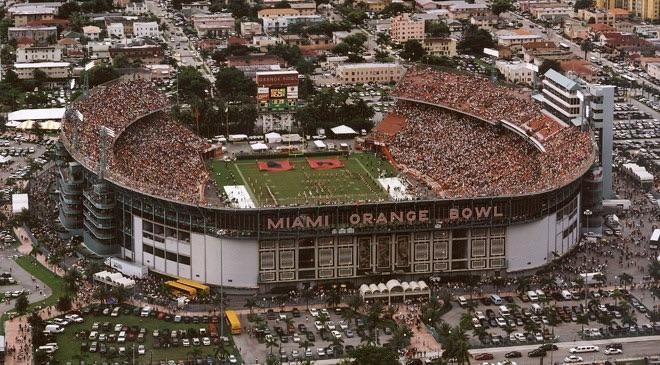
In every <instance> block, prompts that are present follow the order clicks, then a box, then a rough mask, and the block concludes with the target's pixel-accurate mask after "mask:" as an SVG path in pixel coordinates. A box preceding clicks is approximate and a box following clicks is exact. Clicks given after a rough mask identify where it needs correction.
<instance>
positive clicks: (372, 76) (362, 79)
mask: <svg viewBox="0 0 660 365" xmlns="http://www.w3.org/2000/svg"><path fill="white" fill-rule="evenodd" d="M405 72H406V69H405V68H404V67H403V66H402V65H399V64H396V63H353V64H345V65H339V66H337V79H339V81H341V82H342V83H345V84H355V83H368V82H375V83H389V82H397V81H399V79H401V77H403V74H404V73H405Z"/></svg>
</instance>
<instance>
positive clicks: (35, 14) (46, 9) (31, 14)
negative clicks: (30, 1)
mask: <svg viewBox="0 0 660 365" xmlns="http://www.w3.org/2000/svg"><path fill="white" fill-rule="evenodd" d="M8 14H9V16H10V17H11V19H12V20H13V21H14V26H16V27H21V26H26V25H28V24H29V23H31V22H34V21H49V20H53V19H54V18H55V15H57V8H56V7H50V6H42V5H23V6H12V7H10V8H9V10H8Z"/></svg>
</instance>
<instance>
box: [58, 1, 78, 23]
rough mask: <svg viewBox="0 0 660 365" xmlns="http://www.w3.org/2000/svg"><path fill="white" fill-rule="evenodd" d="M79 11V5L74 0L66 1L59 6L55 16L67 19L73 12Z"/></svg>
mask: <svg viewBox="0 0 660 365" xmlns="http://www.w3.org/2000/svg"><path fill="white" fill-rule="evenodd" d="M79 12H80V5H78V2H76V1H67V2H66V3H64V4H62V6H60V9H59V10H58V12H57V16H58V17H60V18H62V19H67V18H68V17H69V16H71V14H73V13H79Z"/></svg>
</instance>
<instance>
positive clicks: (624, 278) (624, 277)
mask: <svg viewBox="0 0 660 365" xmlns="http://www.w3.org/2000/svg"><path fill="white" fill-rule="evenodd" d="M632 282H633V277H632V275H630V274H628V273H627V272H623V273H621V275H619V284H621V285H623V290H626V285H631V284H632Z"/></svg>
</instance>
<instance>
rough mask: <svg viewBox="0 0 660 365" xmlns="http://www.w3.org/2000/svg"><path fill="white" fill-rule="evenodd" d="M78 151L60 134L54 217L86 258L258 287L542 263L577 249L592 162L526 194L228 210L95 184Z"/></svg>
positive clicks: (121, 185)
mask: <svg viewBox="0 0 660 365" xmlns="http://www.w3.org/2000/svg"><path fill="white" fill-rule="evenodd" d="M66 114H67V115H70V113H66ZM66 118H67V117H66V116H65V123H67V121H66ZM69 123H70V122H69ZM74 146H75V141H73V142H72V141H70V139H69V137H68V136H67V134H66V133H65V132H63V133H62V134H61V140H60V143H59V145H58V150H57V157H58V159H57V166H58V177H57V180H58V186H59V190H60V201H59V207H60V221H61V223H62V225H63V226H64V228H65V229H66V230H67V231H68V232H69V233H70V234H73V235H78V236H82V237H83V238H84V244H85V245H86V246H87V247H88V248H89V249H90V250H91V251H94V252H95V253H97V254H99V255H102V256H108V255H117V256H119V257H122V258H125V259H128V260H131V261H134V262H136V263H139V264H142V265H144V266H146V267H148V268H149V269H150V270H151V271H153V272H156V273H161V274H164V275H169V276H173V277H181V278H187V279H192V280H196V281H199V282H203V283H207V284H211V285H225V286H228V287H236V288H258V289H259V290H262V291H266V290H269V289H271V288H273V287H277V286H295V285H307V284H309V283H310V282H331V283H340V282H351V283H354V284H359V283H374V282H385V281H387V280H388V278H394V279H398V280H413V279H423V278H428V277H429V276H437V275H445V274H469V273H478V274H492V275H498V274H502V273H505V272H515V271H521V270H528V269H534V268H538V267H541V266H543V265H546V264H547V263H549V262H551V261H552V260H554V259H556V258H558V257H561V256H562V255H563V254H565V253H567V252H568V251H570V250H571V249H572V248H573V247H574V246H575V245H576V244H577V243H578V242H579V238H580V229H579V227H580V225H581V222H580V219H581V214H580V213H579V212H580V211H581V209H584V208H583V207H581V206H582V201H581V200H582V199H581V191H582V189H583V188H584V186H589V185H588V184H583V176H584V175H585V174H586V173H587V171H588V170H589V166H590V165H591V163H593V156H592V161H586V162H587V163H586V164H585V165H586V166H587V168H585V169H584V171H580V172H578V173H576V174H575V178H574V179H573V180H572V181H570V182H568V183H566V184H563V185H562V186H558V187H556V188H554V189H551V190H546V191H543V192H538V193H533V194H524V195H515V196H497V197H473V198H461V199H429V200H424V199H419V200H409V201H394V200H393V201H385V202H378V203H360V204H355V203H345V204H335V205H320V206H296V207H275V208H267V207H259V208H232V207H228V206H211V205H210V204H207V205H201V204H191V203H186V202H183V201H177V200H176V199H171V198H164V197H161V196H155V195H152V194H149V193H147V192H145V191H143V190H141V189H137V188H135V187H132V186H128V185H127V184H125V182H124V181H123V180H121V179H116V178H114V177H113V176H112V175H111V174H106V175H105V176H103V179H99V171H102V170H99V169H98V168H96V167H95V166H93V165H92V164H90V163H89V159H87V158H86V157H84V156H82V155H80V153H79V152H78V151H77V149H76V148H75V147H74Z"/></svg>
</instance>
